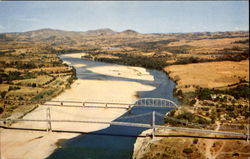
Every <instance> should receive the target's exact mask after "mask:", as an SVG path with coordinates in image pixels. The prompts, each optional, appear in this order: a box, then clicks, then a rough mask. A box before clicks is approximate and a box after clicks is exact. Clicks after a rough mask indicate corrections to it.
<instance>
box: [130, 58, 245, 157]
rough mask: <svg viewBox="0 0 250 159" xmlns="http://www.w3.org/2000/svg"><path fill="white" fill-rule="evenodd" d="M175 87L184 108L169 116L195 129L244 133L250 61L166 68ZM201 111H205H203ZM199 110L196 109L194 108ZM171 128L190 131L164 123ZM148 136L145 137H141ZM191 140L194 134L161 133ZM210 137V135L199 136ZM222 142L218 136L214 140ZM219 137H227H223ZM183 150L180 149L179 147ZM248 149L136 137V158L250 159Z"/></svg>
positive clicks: (233, 144) (237, 145)
mask: <svg viewBox="0 0 250 159" xmlns="http://www.w3.org/2000/svg"><path fill="white" fill-rule="evenodd" d="M164 70H165V71H166V72H167V73H168V74H169V77H170V78H171V79H172V80H174V81H175V82H176V84H177V85H176V91H175V93H176V95H178V97H179V99H181V100H182V102H183V104H184V105H185V106H186V107H179V108H178V109H176V110H174V111H172V112H171V113H169V114H168V116H169V117H172V118H176V119H179V120H184V121H186V122H190V123H194V124H203V125H204V126H205V125H209V126H212V127H214V130H216V131H217V130H220V131H233V132H241V133H246V130H247V126H248V124H249V123H248V115H247V112H248V110H249V99H248V94H247V93H248V92H249V86H248V83H249V61H248V60H244V61H240V62H232V61H221V62H208V63H195V64H186V65H172V66H168V67H165V69H164ZM198 107H204V109H199V108H198ZM194 108H196V109H194ZM166 124H169V125H172V126H182V127H188V125H185V124H184V125H182V124H181V123H178V122H171V121H167V120H166ZM145 133H147V131H145V132H142V134H145ZM169 133H172V134H174V135H178V134H181V135H192V136H195V133H187V132H177V131H175V132H171V131H169V130H166V131H165V132H164V133H163V134H169ZM197 136H209V137H213V136H214V135H212V134H198V135H197ZM216 136H217V137H218V135H216ZM219 136H221V137H226V136H223V135H219ZM180 145H181V146H180ZM249 148H250V144H249V143H248V142H247V141H242V140H234V141H230V140H216V139H197V138H185V137H167V138H160V137H159V138H157V139H155V140H152V139H150V138H145V139H141V138H138V139H137V140H136V143H135V149H134V154H133V159H142V158H143V159H150V158H173V159H176V158H180V159H182V158H183V159H184V158H190V159H196V158H199V159H205V158H209V159H212V158H217V159H223V158H235V157H237V158H240V159H245V158H248V157H249V156H250V154H249V152H248V150H249Z"/></svg>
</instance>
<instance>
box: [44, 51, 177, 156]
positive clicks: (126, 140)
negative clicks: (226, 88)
mask: <svg viewBox="0 0 250 159" xmlns="http://www.w3.org/2000/svg"><path fill="white" fill-rule="evenodd" d="M60 58H61V59H62V60H63V61H64V62H67V63H69V64H70V65H72V66H78V67H75V68H76V74H77V77H78V79H83V80H101V81H133V82H139V83H141V84H144V85H151V86H154V87H155V89H153V90H149V91H140V92H138V96H139V98H167V99H170V100H172V101H174V102H175V103H177V104H179V102H178V100H177V99H176V98H175V97H174V96H173V89H174V88H175V83H174V82H173V81H171V80H170V79H169V78H168V77H167V76H166V74H165V73H164V72H163V71H158V70H151V69H147V70H146V71H147V72H148V74H149V75H151V76H152V77H153V80H152V81H147V80H143V79H136V78H128V77H119V76H113V75H112V74H111V75H110V74H102V73H101V72H98V71H97V72H93V71H91V69H90V68H91V67H95V66H96V65H98V66H99V67H106V66H110V65H115V64H108V63H102V62H94V61H87V60H82V59H79V58H74V57H68V56H60ZM86 66H88V67H86ZM86 89H88V88H86ZM106 89H109V88H106ZM170 110H171V109H170V108H149V107H148V108H142V107H133V108H132V111H131V113H128V112H126V113H124V114H123V115H122V116H120V117H118V118H117V119H115V120H114V121H123V122H134V123H151V122H152V114H151V112H152V111H157V112H160V113H162V114H165V113H167V112H168V111H170ZM145 113H148V114H147V115H145V116H140V114H145ZM138 115H139V116H138ZM163 122H164V119H163V118H160V117H158V118H156V123H157V124H161V123H163ZM144 130H146V129H145V128H135V127H129V126H115V125H112V126H109V127H107V128H105V129H101V130H98V131H95V132H91V133H89V134H86V135H80V136H77V137H75V138H72V139H69V140H66V141H65V142H64V143H63V145H62V148H58V149H56V150H55V151H54V152H53V153H52V154H51V155H50V156H49V157H48V158H49V159H57V158H58V159H59V158H60V159H61V158H66V159H85V158H86V159H130V158H132V155H133V147H134V143H135V140H136V137H135V136H136V135H139V134H140V133H141V132H142V131H144Z"/></svg>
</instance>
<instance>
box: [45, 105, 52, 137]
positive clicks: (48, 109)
mask: <svg viewBox="0 0 250 159" xmlns="http://www.w3.org/2000/svg"><path fill="white" fill-rule="evenodd" d="M46 118H47V121H48V123H47V130H46V131H47V132H51V131H52V127H51V116H50V108H47V111H46Z"/></svg>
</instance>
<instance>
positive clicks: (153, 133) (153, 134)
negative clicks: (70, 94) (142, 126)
mask: <svg viewBox="0 0 250 159" xmlns="http://www.w3.org/2000/svg"><path fill="white" fill-rule="evenodd" d="M154 138H155V111H153V113H152V139H153V140H154Z"/></svg>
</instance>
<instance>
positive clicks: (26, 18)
mask: <svg viewBox="0 0 250 159" xmlns="http://www.w3.org/2000/svg"><path fill="white" fill-rule="evenodd" d="M18 20H19V21H23V22H37V21H39V20H38V19H37V18H29V17H24V18H18Z"/></svg>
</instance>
